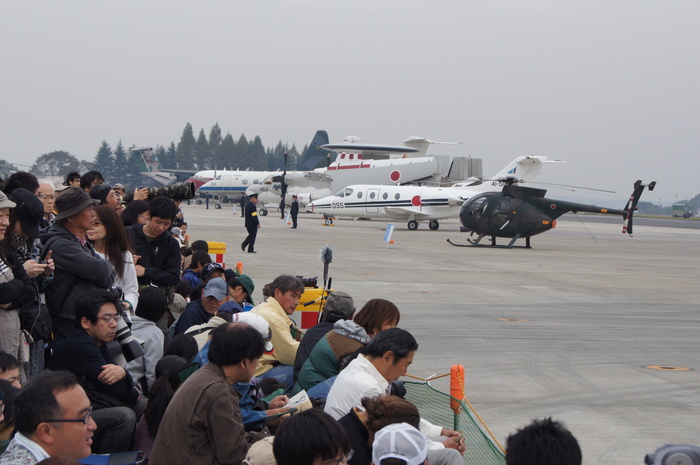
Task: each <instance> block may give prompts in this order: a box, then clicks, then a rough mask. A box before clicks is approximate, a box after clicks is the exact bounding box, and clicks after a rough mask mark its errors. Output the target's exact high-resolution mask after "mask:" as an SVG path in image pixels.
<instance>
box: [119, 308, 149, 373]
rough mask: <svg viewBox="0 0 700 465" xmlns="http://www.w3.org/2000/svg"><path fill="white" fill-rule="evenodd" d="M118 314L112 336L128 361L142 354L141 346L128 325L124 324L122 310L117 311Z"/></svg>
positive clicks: (124, 318)
mask: <svg viewBox="0 0 700 465" xmlns="http://www.w3.org/2000/svg"><path fill="white" fill-rule="evenodd" d="M119 314H120V315H121V316H122V317H121V318H120V319H119V322H118V323H117V334H116V335H115V336H114V340H115V341H117V342H118V343H119V346H120V347H121V349H122V354H124V358H125V359H126V361H127V362H130V361H132V360H134V359H135V358H137V357H140V356H142V355H143V347H141V344H139V342H138V341H137V340H136V338H135V337H134V335H133V333H132V332H131V328H129V325H128V324H126V315H125V314H124V312H119Z"/></svg>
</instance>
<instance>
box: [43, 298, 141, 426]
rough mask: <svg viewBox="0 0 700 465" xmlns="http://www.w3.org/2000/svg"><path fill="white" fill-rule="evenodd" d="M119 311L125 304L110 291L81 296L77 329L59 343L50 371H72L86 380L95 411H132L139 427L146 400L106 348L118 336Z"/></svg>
mask: <svg viewBox="0 0 700 465" xmlns="http://www.w3.org/2000/svg"><path fill="white" fill-rule="evenodd" d="M119 307H121V302H120V301H119V299H118V297H117V296H116V295H115V293H113V292H110V291H105V290H101V289H100V290H95V291H92V292H88V293H87V294H85V295H83V296H81V297H80V298H79V299H78V301H77V302H76V304H75V329H74V330H73V331H72V332H71V333H69V334H68V337H66V338H65V339H63V340H61V341H57V342H56V344H55V349H54V351H53V355H52V356H51V358H50V359H49V362H48V367H49V369H51V370H68V371H70V372H72V373H74V374H75V375H76V376H79V377H80V378H81V379H83V380H84V381H83V382H84V383H85V386H86V389H87V392H88V396H90V400H91V401H92V404H93V407H94V408H95V409H99V408H106V407H120V406H125V407H129V408H130V409H131V410H133V412H134V414H135V417H134V423H133V425H134V426H135V424H136V421H135V420H136V418H138V417H139V416H141V413H143V409H144V408H145V407H146V399H144V398H143V397H142V396H141V392H140V391H139V389H138V388H137V387H136V384H135V383H134V381H133V379H132V378H131V375H129V373H128V372H127V371H126V369H124V368H123V367H121V366H119V365H117V364H116V363H115V362H114V358H113V356H112V354H111V352H110V350H109V349H108V347H107V345H106V344H107V343H109V342H112V341H113V340H114V337H115V335H116V331H117V325H118V323H119V320H120V319H121V313H119V310H118V309H119ZM132 431H133V429H132Z"/></svg>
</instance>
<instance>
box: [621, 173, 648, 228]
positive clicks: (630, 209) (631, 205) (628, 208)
mask: <svg viewBox="0 0 700 465" xmlns="http://www.w3.org/2000/svg"><path fill="white" fill-rule="evenodd" d="M645 187H648V188H649V190H650V191H653V190H654V187H656V181H652V182H650V183H649V184H642V181H641V179H640V180H638V181H637V182H635V183H634V192H632V195H631V196H630V199H629V200H628V201H627V205H625V212H626V215H625V219H624V221H623V222H622V233H623V234H625V233H627V234H629V235H630V236H631V235H632V224H633V222H632V220H633V218H634V211H635V210H636V209H637V202H639V198H640V197H641V196H642V192H644V188H645Z"/></svg>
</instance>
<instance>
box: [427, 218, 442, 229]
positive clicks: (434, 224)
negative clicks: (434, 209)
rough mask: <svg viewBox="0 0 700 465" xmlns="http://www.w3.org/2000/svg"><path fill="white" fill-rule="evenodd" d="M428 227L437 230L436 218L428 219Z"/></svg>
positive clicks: (438, 224) (438, 225) (438, 226)
mask: <svg viewBox="0 0 700 465" xmlns="http://www.w3.org/2000/svg"><path fill="white" fill-rule="evenodd" d="M428 227H429V228H430V230H431V231H437V230H438V228H440V223H438V220H430V223H428Z"/></svg>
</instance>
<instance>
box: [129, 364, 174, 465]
mask: <svg viewBox="0 0 700 465" xmlns="http://www.w3.org/2000/svg"><path fill="white" fill-rule="evenodd" d="M185 365H187V360H185V359H184V358H182V357H178V356H177V355H166V356H165V357H163V358H161V359H160V360H158V363H157V364H156V372H155V375H156V380H155V382H154V383H153V384H152V385H151V390H150V396H149V398H148V404H146V410H144V411H143V415H141V419H140V420H139V422H138V424H137V425H136V433H135V434H134V449H135V450H140V451H143V452H145V457H144V462H143V465H148V459H149V458H150V457H151V451H152V450H153V443H154V442H155V440H156V434H157V433H158V428H160V422H161V421H162V420H163V415H164V414H165V409H167V408H168V404H170V401H171V400H172V398H173V396H174V395H175V392H176V391H177V390H178V388H179V387H180V385H181V384H182V380H181V379H180V370H182V369H183V368H184V367H185Z"/></svg>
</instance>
